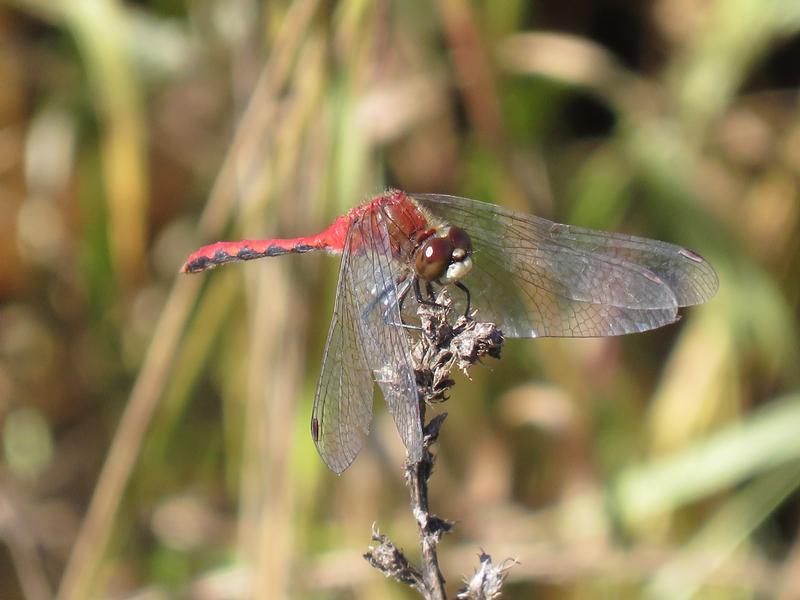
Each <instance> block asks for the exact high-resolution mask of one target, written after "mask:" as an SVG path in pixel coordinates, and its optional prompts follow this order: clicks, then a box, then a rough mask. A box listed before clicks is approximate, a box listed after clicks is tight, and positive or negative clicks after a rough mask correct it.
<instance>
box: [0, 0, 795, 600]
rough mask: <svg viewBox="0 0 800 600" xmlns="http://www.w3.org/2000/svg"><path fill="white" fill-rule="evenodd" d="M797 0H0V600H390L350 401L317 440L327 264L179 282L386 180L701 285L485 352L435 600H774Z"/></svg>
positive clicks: (386, 469) (444, 474) (244, 269)
mask: <svg viewBox="0 0 800 600" xmlns="http://www.w3.org/2000/svg"><path fill="white" fill-rule="evenodd" d="M798 84H800V3H798V2H797V0H652V1H650V2H638V1H635V0H602V1H595V2H590V1H588V0H575V1H566V2H544V1H538V2H537V1H534V2H523V1H521V0H506V1H503V2H488V1H484V2H477V1H469V0H438V1H437V2H424V1H422V0H406V1H403V2H390V1H388V0H381V1H375V2H366V1H361V0H341V1H338V2H333V1H328V2H321V1H319V0H316V1H315V0H295V1H293V2H289V1H280V0H276V1H271V2H266V1H265V2H256V1H255V0H198V1H194V2H188V1H187V2H181V1H178V0H140V1H137V2H120V1H114V0H72V1H66V0H64V1H60V2H56V1H48V0H39V1H37V0H13V1H11V2H8V1H5V2H2V3H0V215H2V216H0V257H2V258H0V442H1V444H0V539H1V540H2V544H0V598H3V599H12V598H20V597H25V598H30V599H38V598H48V597H51V596H52V595H53V594H55V593H56V591H57V590H60V593H61V596H62V597H63V598H99V597H106V598H133V597H135V598H148V599H149V598H168V597H175V596H180V597H192V598H209V599H216V598H245V597H261V598H279V597H295V598H302V597H306V598H376V597H381V598H407V597H410V594H409V592H408V591H407V590H404V589H402V588H401V586H399V585H397V584H395V583H394V582H391V581H387V580H384V578H383V577H381V576H380V575H379V574H378V573H377V572H375V571H374V570H372V569H370V568H369V566H368V565H367V564H366V563H365V562H364V561H363V560H362V558H361V554H362V552H363V551H364V550H365V549H366V546H367V544H368V542H369V533H370V527H371V524H372V523H373V522H377V523H378V525H379V526H380V528H381V530H383V531H386V532H387V533H389V534H390V535H391V536H392V537H393V538H394V539H395V541H397V542H399V543H400V544H401V545H402V546H404V547H405V548H406V549H407V550H408V551H409V554H410V555H411V556H415V555H416V552H415V550H416V531H415V524H414V521H413V519H412V517H411V516H410V514H409V513H408V510H407V508H408V503H407V494H406V491H405V489H404V487H403V482H402V460H403V452H402V447H401V445H400V442H399V440H398V437H397V435H396V432H395V431H394V428H393V424H392V423H391V420H390V419H389V418H388V417H387V415H386V413H385V411H384V410H383V407H382V402H380V401H378V402H376V409H377V415H376V420H375V423H374V427H373V433H372V435H371V436H370V438H369V442H368V445H367V447H366V448H365V450H364V451H363V452H362V453H361V455H360V456H359V458H358V460H357V461H356V463H355V464H354V465H353V467H352V468H351V469H350V470H348V471H347V472H346V473H345V474H344V475H343V476H342V477H340V478H339V477H335V476H333V475H332V474H331V473H330V472H328V471H327V470H326V469H325V467H324V465H323V463H322V462H321V461H320V460H319V458H318V456H317V455H316V452H315V450H314V446H313V444H312V442H311V439H310V436H309V432H308V424H309V418H310V411H311V400H312V397H313V393H314V387H315V383H316V378H317V375H318V373H319V365H320V359H321V353H322V347H323V344H324V341H325V336H326V331H327V328H328V323H329V319H330V315H331V311H332V302H333V295H334V289H335V284H336V275H337V261H336V260H332V259H330V258H329V257H326V256H316V255H308V256H302V257H285V258H283V259H281V260H274V261H269V260H267V261H261V262H259V263H250V264H247V265H236V266H229V267H226V268H224V269H219V270H217V271H215V272H213V273H211V274H208V275H204V276H197V277H186V276H178V275H177V270H178V268H179V266H180V265H181V263H182V261H183V259H184V257H185V256H186V255H187V253H188V252H190V251H191V250H193V249H195V248H196V247H197V246H199V245H200V244H202V243H206V242H209V241H214V240H216V239H224V238H229V239H231V238H232V239H235V238H239V237H244V236H247V237H267V236H273V235H288V236H292V235H301V234H308V233H312V232H314V231H316V230H318V229H320V228H321V227H322V226H324V225H326V224H327V223H328V222H329V221H330V220H331V219H332V218H333V217H334V216H335V215H337V214H340V213H343V212H345V211H346V210H347V209H348V208H350V207H351V206H353V205H355V204H357V203H359V202H361V201H363V200H365V199H367V198H369V197H370V196H372V195H374V194H375V193H377V192H379V191H381V190H382V189H384V188H385V187H387V186H394V187H398V188H401V189H405V190H409V191H428V192H441V193H455V194H459V195H464V196H469V197H472V198H476V199H480V200H485V201H491V202H496V203H499V204H503V205H505V206H508V207H511V208H514V209H518V210H522V211H526V212H533V213H536V214H539V215H542V216H545V217H548V218H551V219H555V220H558V221H561V222H569V223H576V224H581V225H587V226H592V227H600V228H604V229H612V230H617V231H625V232H630V233H635V234H640V235H646V236H650V237H656V238H660V239H665V240H669V241H672V242H675V243H679V244H683V245H687V246H689V247H691V248H694V249H696V250H697V251H698V252H700V253H701V254H703V255H704V256H706V257H707V258H708V259H709V260H710V261H711V262H712V264H714V265H715V267H716V268H717V270H718V272H719V275H720V280H721V289H720V292H719V294H718V295H717V297H716V298H715V299H714V300H713V301H711V302H710V303H708V304H707V305H705V306H702V307H698V308H694V309H691V310H688V311H686V313H685V317H684V318H683V319H682V320H681V322H680V323H679V324H677V325H675V326H671V327H667V328H664V329H663V330H659V331H655V332H651V333H647V334H643V335H638V336H631V337H626V338H623V339H593V340H537V341H511V342H509V343H508V344H507V345H506V347H505V349H504V356H503V359H502V360H501V361H500V362H497V363H492V364H490V365H487V368H481V369H476V370H474V371H473V381H472V382H467V381H466V380H464V379H462V380H460V381H459V383H458V385H457V386H456V388H455V390H454V393H453V397H452V399H451V400H450V402H449V403H448V404H447V405H446V406H445V409H446V410H448V411H449V412H450V418H449V419H448V421H447V423H446V425H445V427H444V430H443V436H442V439H441V442H440V444H439V446H438V455H439V460H438V466H437V471H436V473H435V475H434V478H433V480H432V482H433V483H432V486H433V487H432V507H433V509H434V511H435V512H437V513H438V514H441V515H443V516H446V517H449V518H453V519H456V520H457V521H458V524H457V528H456V531H455V533H454V534H453V535H451V536H449V537H448V538H447V539H446V540H445V542H444V543H443V545H442V547H441V552H442V560H443V569H444V572H445V574H446V576H447V578H448V581H449V586H450V589H451V590H455V589H456V588H457V587H458V585H459V582H460V578H461V577H463V576H465V575H468V574H470V573H471V572H472V570H473V569H474V568H475V566H476V565H477V558H476V556H477V553H478V551H479V549H480V548H483V549H484V550H485V551H487V552H488V553H490V554H491V555H492V556H493V558H494V559H495V560H496V561H500V560H502V559H504V558H506V557H516V558H517V559H518V560H519V561H520V564H519V565H518V566H516V567H515V568H514V569H513V570H512V571H511V573H510V576H509V580H508V584H507V586H506V596H505V597H508V598H529V597H532V596H534V595H538V597H542V598H575V597H577V598H580V597H653V598H682V597H690V596H696V597H703V598H755V597H776V596H777V597H784V598H797V597H800V536H799V535H798V534H799V531H798V527H799V526H800V518H799V517H800V493H798V486H800V460H798V459H800V386H799V384H798V382H799V381H800V370H799V369H798V349H800V346H799V345H798V341H797V340H798V338H797V334H798V323H797V319H798V305H799V304H800V278H799V277H798V273H799V272H800V235H798V234H799V233H800V232H799V231H798V227H799V225H800V201H799V194H800V191H799V185H800V178H799V177H800V103H799V102H798V100H800V95H799V94H798Z"/></svg>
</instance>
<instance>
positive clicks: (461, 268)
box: [441, 253, 472, 284]
mask: <svg viewBox="0 0 800 600" xmlns="http://www.w3.org/2000/svg"><path fill="white" fill-rule="evenodd" d="M454 257H455V253H454ZM471 269H472V258H471V257H469V256H467V257H465V258H464V259H463V260H459V261H457V262H453V263H450V265H448V267H447V272H446V273H445V274H444V277H442V279H441V281H442V283H444V284H448V283H454V282H456V281H459V280H461V279H463V278H464V277H465V276H466V274H467V273H469V272H470V270H471Z"/></svg>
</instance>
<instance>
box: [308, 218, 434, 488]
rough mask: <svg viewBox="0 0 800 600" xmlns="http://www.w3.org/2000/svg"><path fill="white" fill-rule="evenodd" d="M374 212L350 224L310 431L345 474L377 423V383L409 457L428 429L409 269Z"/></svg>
mask: <svg viewBox="0 0 800 600" xmlns="http://www.w3.org/2000/svg"><path fill="white" fill-rule="evenodd" d="M385 218H386V217H385V215H384V214H383V213H382V212H381V211H380V209H376V210H373V211H368V212H366V213H365V214H364V215H363V216H362V217H360V218H357V219H354V221H353V223H352V224H351V225H350V229H349V231H348V234H347V241H346V242H345V246H344V252H343V255H342V266H341V269H340V271H339V285H338V289H337V295H336V306H335V309H334V316H333V322H332V323H331V329H330V332H329V334H328V343H327V345H326V348H325V359H324V362H323V366H322V375H321V376H320V382H319V386H318V389H317V395H316V398H315V401H314V410H313V420H312V433H316V435H315V442H316V445H317V449H318V450H319V453H320V455H321V456H322V458H323V460H324V461H325V463H326V464H327V465H328V466H329V467H330V468H331V469H332V470H333V471H335V472H337V473H341V472H342V471H344V470H345V469H346V468H347V467H348V466H350V464H351V463H352V461H353V459H355V457H356V455H357V454H358V452H359V451H360V450H361V447H362V446H363V443H364V438H365V437H366V435H367V433H368V431H369V424H370V421H371V418H372V395H373V394H372V390H373V381H374V382H377V383H378V385H379V386H380V388H381V391H382V392H383V396H384V399H385V400H386V404H387V406H388V408H389V412H390V413H391V415H392V417H393V418H394V421H395V424H396V426H397V430H398V432H399V433H400V437H401V438H402V440H403V443H404V444H405V446H406V449H407V450H408V454H409V457H410V459H411V460H419V459H420V457H421V456H422V425H421V423H420V417H419V404H418V398H417V388H416V380H415V376H414V370H413V367H412V366H411V363H410V345H409V340H408V336H407V333H406V330H405V329H404V328H403V327H401V326H400V323H401V320H400V311H399V306H398V290H397V282H398V281H400V280H401V279H402V275H403V274H404V273H405V272H407V267H406V266H405V265H403V264H402V263H401V262H400V261H398V260H397V258H396V257H394V256H393V254H392V244H391V240H390V238H389V234H388V232H387V229H386V224H385V222H384V219H385Z"/></svg>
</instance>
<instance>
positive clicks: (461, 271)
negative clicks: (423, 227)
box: [414, 227, 472, 284]
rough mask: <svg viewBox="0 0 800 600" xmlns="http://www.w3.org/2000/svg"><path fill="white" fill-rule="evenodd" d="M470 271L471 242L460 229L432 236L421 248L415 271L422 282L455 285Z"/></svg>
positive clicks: (451, 228)
mask: <svg viewBox="0 0 800 600" xmlns="http://www.w3.org/2000/svg"><path fill="white" fill-rule="evenodd" d="M470 269H472V240H471V239H470V237H469V235H468V234H467V232H466V231H464V230H463V229H461V228H460V227H450V228H449V229H447V231H446V233H445V234H444V235H439V236H432V237H429V238H428V239H426V240H425V241H424V242H422V244H420V247H419V249H418V250H417V253H416V259H415V261H414V270H415V271H416V273H417V276H418V277H419V278H420V279H422V280H423V281H435V282H437V283H441V284H448V283H454V282H456V281H459V280H460V279H462V278H463V277H464V276H465V275H466V274H467V273H469V271H470Z"/></svg>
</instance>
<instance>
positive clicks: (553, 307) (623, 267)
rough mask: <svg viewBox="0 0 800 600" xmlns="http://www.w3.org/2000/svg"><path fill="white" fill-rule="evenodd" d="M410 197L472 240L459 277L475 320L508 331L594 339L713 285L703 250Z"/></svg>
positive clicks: (703, 296) (630, 328) (667, 314)
mask: <svg viewBox="0 0 800 600" xmlns="http://www.w3.org/2000/svg"><path fill="white" fill-rule="evenodd" d="M413 198H414V199H415V200H416V201H417V202H418V203H419V204H420V205H421V206H422V207H423V208H424V209H425V210H427V211H428V212H429V213H430V214H431V215H432V216H433V217H434V218H435V219H440V220H441V221H443V222H445V223H448V224H450V225H455V226H457V227H462V228H463V229H465V230H466V231H467V232H468V233H469V235H470V237H471V238H472V242H473V246H474V255H473V264H474V266H473V269H472V271H471V272H470V273H469V274H468V275H467V276H466V278H465V279H464V283H465V285H467V287H468V288H469V289H470V292H471V293H472V294H473V298H474V304H475V307H476V308H477V309H478V310H479V315H480V318H481V319H485V320H491V321H495V322H497V323H498V325H499V326H500V327H501V328H502V329H503V332H504V333H505V334H506V336H508V337H539V336H564V337H591V336H607V335H621V334H625V333H634V332H639V331H646V330H648V329H653V328H655V327H660V326H661V325H665V324H667V323H671V322H673V321H675V320H676V319H677V309H678V307H679V306H689V305H692V304H699V303H701V302H704V301H705V300H707V299H709V298H710V297H711V296H713V295H714V293H715V292H716V290H717V287H718V281H717V276H716V273H714V270H713V269H712V268H711V266H710V265H709V264H708V263H707V262H705V261H704V260H703V259H702V258H701V257H700V256H698V255H697V254H695V253H693V252H691V251H690V250H686V249H685V248H681V247H680V246H675V245H673V244H669V243H666V242H660V241H657V240H650V239H646V238H640V237H635V236H629V235H623V234H616V233H610V232H604V231H597V230H593V229H586V228H582V227H573V226H570V225H561V224H558V223H553V222H552V221H548V220H546V219H542V218H540V217H535V216H533V215H526V214H522V213H516V212H513V211H510V210H507V209H503V208H501V207H499V206H495V205H492V204H486V203H483V202H477V201H475V200H469V199H467V198H459V197H456V196H442V195H434V194H414V196H413Z"/></svg>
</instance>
